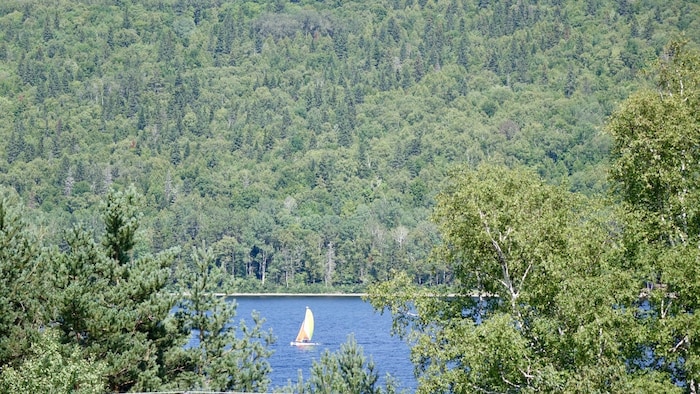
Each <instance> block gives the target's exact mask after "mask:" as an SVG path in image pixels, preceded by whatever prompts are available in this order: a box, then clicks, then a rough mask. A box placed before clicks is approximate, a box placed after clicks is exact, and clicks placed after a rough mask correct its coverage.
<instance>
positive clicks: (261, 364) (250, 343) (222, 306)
mask: <svg viewBox="0 0 700 394" xmlns="http://www.w3.org/2000/svg"><path fill="white" fill-rule="evenodd" d="M192 264H193V266H192V267H183V268H182V269H181V271H180V275H181V277H180V279H181V283H182V284H183V287H182V292H183V294H184V298H183V300H182V301H180V302H179V304H178V311H177V313H176V316H177V319H178V320H179V321H180V322H181V324H182V326H183V327H184V328H185V329H186V330H187V332H189V331H191V332H192V333H193V337H194V338H196V339H197V344H196V345H195V346H193V347H191V348H190V349H188V350H187V355H188V357H189V359H190V362H189V365H190V366H191V367H190V370H189V372H188V375H189V377H188V378H187V381H188V382H189V384H190V387H187V388H193V387H194V388H200V389H206V390H215V391H231V390H235V391H244V392H263V391H265V390H267V386H268V384H269V383H270V378H269V374H270V372H272V371H271V369H270V364H269V362H268V358H269V357H270V356H271V355H272V351H271V350H270V348H269V347H270V345H271V344H272V343H273V342H274V338H273V336H272V332H271V331H270V332H265V331H264V330H263V329H262V324H263V322H264V319H262V318H261V317H260V316H259V315H257V314H253V316H252V318H253V326H252V327H249V326H247V325H246V324H245V322H243V321H241V323H240V324H239V326H238V330H240V333H241V336H237V328H236V326H235V325H234V324H233V319H234V318H235V317H236V303H235V302H232V301H229V300H226V299H225V298H222V297H220V296H217V295H215V293H217V292H220V291H221V287H222V286H223V285H224V284H226V281H225V278H226V275H225V272H224V271H223V269H222V268H220V267H217V266H216V265H215V264H214V259H213V256H212V252H211V250H209V249H208V248H206V247H204V246H203V247H201V248H194V250H193V252H192Z"/></svg>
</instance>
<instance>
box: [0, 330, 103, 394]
mask: <svg viewBox="0 0 700 394" xmlns="http://www.w3.org/2000/svg"><path fill="white" fill-rule="evenodd" d="M105 369H106V368H105V363H104V362H101V361H93V360H86V359H84V358H82V354H81V351H80V349H79V348H78V347H77V346H67V347H62V346H61V345H60V343H59V334H58V333H57V332H56V331H54V330H51V329H49V330H46V331H44V332H42V333H41V334H40V335H38V337H37V339H36V342H35V343H33V344H32V346H31V348H30V349H29V351H28V352H27V353H26V354H25V359H24V361H23V362H22V363H21V364H20V365H18V366H17V367H7V368H3V370H2V373H0V392H3V393H8V394H9V393H57V394H58V393H66V394H68V393H75V394H101V393H104V392H105V391H106V388H107V386H106V382H105V381H104V372H105Z"/></svg>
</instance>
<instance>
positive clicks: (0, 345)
mask: <svg viewBox="0 0 700 394" xmlns="http://www.w3.org/2000/svg"><path fill="white" fill-rule="evenodd" d="M36 245H37V242H36V239H35V238H34V236H33V234H32V233H31V232H30V231H29V229H28V225H27V223H26V222H25V220H24V219H23V213H22V211H21V210H20V209H19V205H18V203H17V202H16V201H15V200H14V199H11V198H10V197H7V196H5V194H4V193H2V192H1V191H0V365H3V366H6V365H13V364H16V363H17V362H20V361H21V359H22V358H23V356H24V354H25V352H26V350H27V349H28V347H29V343H30V339H31V336H32V332H33V330H32V329H33V328H34V326H35V325H36V323H38V322H39V317H40V315H39V306H40V300H41V297H39V295H40V294H41V290H40V284H41V282H40V278H39V276H38V275H39V273H40V272H42V269H40V268H39V266H40V261H39V260H38V258H37V256H38V249H37V246H36Z"/></svg>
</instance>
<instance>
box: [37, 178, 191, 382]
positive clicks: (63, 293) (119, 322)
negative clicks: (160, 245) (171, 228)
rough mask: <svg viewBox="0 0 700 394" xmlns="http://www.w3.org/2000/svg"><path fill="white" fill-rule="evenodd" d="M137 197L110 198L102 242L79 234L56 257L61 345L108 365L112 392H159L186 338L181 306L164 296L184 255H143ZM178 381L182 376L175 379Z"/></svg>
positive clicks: (53, 258) (116, 194) (78, 231)
mask: <svg viewBox="0 0 700 394" xmlns="http://www.w3.org/2000/svg"><path fill="white" fill-rule="evenodd" d="M137 201H138V195H137V194H136V192H135V191H134V190H133V188H131V189H128V190H127V191H125V192H114V191H113V192H110V193H109V194H108V195H107V197H106V202H105V203H104V204H103V207H102V209H103V221H104V224H105V232H104V234H103V235H102V237H101V240H100V242H98V241H96V240H94V239H93V235H92V233H91V232H90V231H88V230H86V229H84V228H82V227H81V226H76V227H74V228H73V229H72V230H70V231H69V233H68V236H67V239H66V244H67V247H66V250H64V251H58V250H54V251H53V252H52V254H51V258H50V259H51V262H52V264H53V267H54V268H53V270H52V271H53V272H55V275H56V278H55V279H54V283H55V287H56V288H55V289H54V291H53V292H52V293H54V300H53V301H54V302H53V308H54V310H55V321H56V323H57V326H58V328H59V329H60V330H61V332H62V337H61V341H62V342H67V343H74V344H77V345H79V346H80V347H81V348H82V349H83V351H84V353H85V357H87V358H90V357H93V358H97V359H100V360H104V361H105V362H106V364H107V379H108V387H109V389H110V390H112V391H117V392H124V391H128V390H141V391H144V390H154V389H158V388H159V387H160V386H161V385H162V384H163V382H164V381H169V380H172V379H174V378H176V376H173V373H172V371H177V370H178V369H179V367H180V366H179V365H170V364H169V363H171V362H174V361H173V358H172V357H170V355H171V353H175V354H176V353H177V349H178V348H180V347H181V346H182V345H183V344H184V342H185V336H186V333H184V332H182V331H181V330H178V329H177V327H176V326H175V325H174V324H172V323H173V317H172V315H171V314H170V311H171V309H172V308H173V306H174V304H175V299H174V297H173V296H171V295H169V294H168V293H167V292H166V291H165V286H166V284H167V283H168V280H169V276H170V266H171V263H172V260H173V258H174V256H175V253H176V252H177V250H176V249H171V250H168V251H165V252H162V253H160V254H158V255H155V256H154V255H150V254H144V255H139V254H138V253H136V251H135V250H134V247H135V245H136V244H137V240H138V233H137V230H138V227H139V214H138V212H137V210H136V204H137ZM175 375H176V374H175Z"/></svg>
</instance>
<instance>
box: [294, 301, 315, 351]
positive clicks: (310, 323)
mask: <svg viewBox="0 0 700 394" xmlns="http://www.w3.org/2000/svg"><path fill="white" fill-rule="evenodd" d="M313 335H314V314H313V313H311V309H309V307H308V306H307V307H306V315H305V316H304V321H303V322H302V323H301V327H300V328H299V333H298V334H297V338H296V339H295V340H294V341H292V342H290V345H292V346H311V345H318V343H313V342H311V338H312V337H313Z"/></svg>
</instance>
